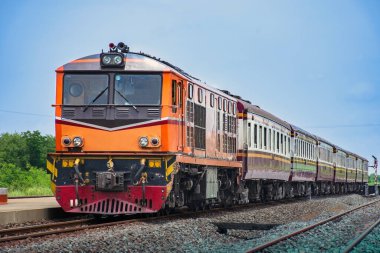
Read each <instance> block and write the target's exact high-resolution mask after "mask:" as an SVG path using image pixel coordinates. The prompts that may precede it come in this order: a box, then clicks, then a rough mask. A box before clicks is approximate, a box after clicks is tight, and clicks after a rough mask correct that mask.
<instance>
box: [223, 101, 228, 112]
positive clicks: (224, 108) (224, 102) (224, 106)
mask: <svg viewBox="0 0 380 253" xmlns="http://www.w3.org/2000/svg"><path fill="white" fill-rule="evenodd" d="M223 111H224V112H225V111H227V100H226V99H223Z"/></svg>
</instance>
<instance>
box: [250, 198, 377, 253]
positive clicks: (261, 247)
mask: <svg viewBox="0 0 380 253" xmlns="http://www.w3.org/2000/svg"><path fill="white" fill-rule="evenodd" d="M379 202H380V200H375V201H372V202H369V203H366V204H364V205H361V206H358V207H356V208H353V209H351V210H348V211H346V212H343V213H340V214H338V215H334V216H332V217H330V218H327V219H325V220H322V221H319V222H317V223H314V224H312V225H309V226H307V227H305V228H302V229H299V230H296V231H294V232H292V233H290V234H287V235H284V236H281V237H278V238H276V239H274V240H271V241H269V242H266V243H264V244H261V245H258V246H256V247H254V248H252V249H250V250H248V251H247V252H249V253H252V252H271V251H272V250H271V249H270V247H273V246H278V247H277V248H275V250H274V251H281V249H282V248H280V247H279V244H281V243H283V244H284V246H285V245H286V241H287V240H290V239H292V238H294V237H296V236H298V235H301V234H304V233H306V232H309V231H311V230H312V229H314V228H317V227H320V226H321V225H324V224H326V223H329V222H334V221H338V220H339V219H340V218H342V217H343V216H346V215H348V214H351V213H353V212H355V211H358V210H360V209H363V208H365V207H368V206H370V205H373V204H376V203H379ZM379 223H380V220H378V221H377V222H376V223H375V224H373V225H372V226H371V227H370V228H368V229H367V230H365V231H364V232H363V233H362V234H361V235H360V236H359V237H358V238H357V239H356V240H354V242H352V243H351V244H350V245H349V246H348V247H347V248H346V249H345V250H346V251H344V252H349V251H350V250H351V249H352V248H354V247H355V246H356V245H357V244H358V243H359V242H360V241H361V240H362V239H363V238H365V236H366V235H368V234H369V233H370V231H371V230H372V229H373V228H375V227H376V226H378V225H379ZM283 250H285V249H283Z"/></svg>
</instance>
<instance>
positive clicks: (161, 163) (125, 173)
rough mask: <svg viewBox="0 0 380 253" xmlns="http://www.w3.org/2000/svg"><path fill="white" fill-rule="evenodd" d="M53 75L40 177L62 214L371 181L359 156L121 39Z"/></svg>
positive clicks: (321, 190)
mask: <svg viewBox="0 0 380 253" xmlns="http://www.w3.org/2000/svg"><path fill="white" fill-rule="evenodd" d="M56 73H57V75H56V102H55V104H54V105H53V106H54V107H55V116H56V117H55V131H56V152H54V153H50V154H48V157H47V171H48V173H50V174H51V188H52V191H53V193H54V195H55V197H56V199H57V202H58V203H59V204H60V205H61V207H62V208H63V209H64V211H66V212H73V213H92V214H100V215H117V214H134V213H155V212H158V211H164V212H167V211H170V210H172V209H174V208H177V207H182V206H188V207H191V208H193V209H195V210H196V209H199V208H200V209H203V208H206V207H211V206H214V205H232V204H238V203H248V202H253V201H262V200H269V199H282V198H291V197H294V196H306V195H311V194H334V193H345V192H354V191H360V190H361V189H362V187H363V185H364V184H365V183H366V182H367V181H368V173H367V171H368V161H367V160H366V159H364V158H362V157H360V156H358V155H356V154H353V153H351V152H349V151H346V150H343V149H342V148H340V147H338V146H336V145H334V144H332V143H330V142H328V141H326V140H324V139H322V138H320V137H317V136H315V135H313V134H310V133H308V132H306V131H304V130H302V129H301V128H298V127H296V126H293V125H291V124H289V123H287V122H285V121H283V120H281V119H280V118H278V117H276V116H274V115H272V114H270V113H268V112H266V111H264V110H262V109H261V108H259V107H258V106H255V105H252V104H251V103H250V102H249V101H246V100H244V99H242V98H241V97H239V96H236V95H233V94H230V93H229V92H228V91H225V90H219V89H215V88H213V87H211V86H209V85H206V84H205V83H203V82H201V81H200V80H199V79H197V78H195V77H193V76H191V75H189V74H188V73H186V72H185V71H183V70H182V69H180V68H178V67H176V66H174V65H172V64H170V63H168V62H166V61H163V60H161V59H159V58H155V57H153V56H150V55H148V54H145V53H142V52H138V53H137V52H131V51H130V50H129V48H128V46H127V45H125V44H124V43H119V44H118V45H115V44H113V43H110V45H109V50H108V51H107V52H102V53H100V54H95V55H90V56H87V57H84V58H80V59H77V60H74V61H72V62H69V63H67V64H65V65H63V66H61V67H59V68H58V69H57V70H56Z"/></svg>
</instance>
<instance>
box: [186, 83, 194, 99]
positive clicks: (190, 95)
mask: <svg viewBox="0 0 380 253" xmlns="http://www.w3.org/2000/svg"><path fill="white" fill-rule="evenodd" d="M187 89H188V92H189V94H188V98H189V99H192V98H193V92H194V86H193V85H192V84H191V83H189V85H188V87H187Z"/></svg>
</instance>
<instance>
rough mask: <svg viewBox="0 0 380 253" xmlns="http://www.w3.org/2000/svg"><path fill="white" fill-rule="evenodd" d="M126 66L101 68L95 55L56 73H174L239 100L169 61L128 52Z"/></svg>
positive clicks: (74, 62) (98, 55)
mask: <svg viewBox="0 0 380 253" xmlns="http://www.w3.org/2000/svg"><path fill="white" fill-rule="evenodd" d="M124 57H125V58H124V61H125V66H124V67H123V68H102V67H101V66H100V54H93V55H89V56H86V57H82V58H79V59H77V60H73V61H71V62H69V63H66V64H64V65H63V66H61V67H59V68H58V69H57V70H56V71H57V72H63V71H73V72H75V71H103V72H110V71H134V72H169V71H170V72H174V73H176V74H178V75H180V76H182V77H184V78H185V79H187V80H188V81H190V82H192V83H194V84H197V85H199V86H202V87H203V88H205V89H207V90H209V91H212V92H214V93H216V94H219V95H222V96H224V97H226V98H228V99H230V100H233V101H236V102H237V99H236V98H235V97H233V96H231V95H230V94H228V93H225V92H223V91H221V90H219V89H216V88H214V87H212V86H210V85H208V84H205V83H203V82H201V80H200V79H198V78H196V77H193V76H191V75H190V74H188V73H186V72H185V71H184V70H182V69H181V68H179V67H176V66H174V65H173V64H170V63H169V62H167V61H164V60H161V58H157V57H154V56H151V55H148V54H145V53H143V52H139V53H137V52H128V53H124Z"/></svg>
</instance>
